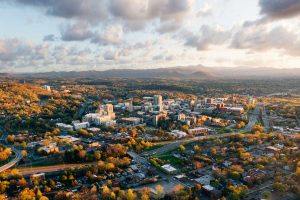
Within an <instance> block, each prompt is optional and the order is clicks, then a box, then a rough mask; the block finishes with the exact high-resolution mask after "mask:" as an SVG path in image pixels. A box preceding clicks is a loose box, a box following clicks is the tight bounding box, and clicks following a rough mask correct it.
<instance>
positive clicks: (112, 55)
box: [103, 50, 120, 60]
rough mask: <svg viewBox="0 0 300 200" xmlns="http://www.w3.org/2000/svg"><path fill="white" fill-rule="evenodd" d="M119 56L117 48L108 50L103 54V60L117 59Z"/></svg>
mask: <svg viewBox="0 0 300 200" xmlns="http://www.w3.org/2000/svg"><path fill="white" fill-rule="evenodd" d="M119 56H120V55H119V51H117V50H108V51H106V52H105V53H104V54H103V58H104V60H118V59H119Z"/></svg>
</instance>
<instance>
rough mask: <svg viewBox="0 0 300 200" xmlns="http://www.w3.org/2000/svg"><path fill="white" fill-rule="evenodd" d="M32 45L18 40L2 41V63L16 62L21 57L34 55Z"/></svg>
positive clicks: (0, 43) (0, 51)
mask: <svg viewBox="0 0 300 200" xmlns="http://www.w3.org/2000/svg"><path fill="white" fill-rule="evenodd" d="M32 52H33V49H32V45H31V44H30V43H27V42H22V41H20V40H18V39H16V38H12V39H2V40H0V60H1V61H2V62H9V61H16V60H18V59H20V58H21V57H23V58H26V57H28V56H30V55H32Z"/></svg>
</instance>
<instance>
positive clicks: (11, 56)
mask: <svg viewBox="0 0 300 200" xmlns="http://www.w3.org/2000/svg"><path fill="white" fill-rule="evenodd" d="M299 27H300V0H0V30H1V31H0V72H8V73H19V72H21V73H22V72H48V71H73V70H75V71H86V70H107V69H125V68H126V69H128V68H130V69H145V68H147V69H148V68H159V67H174V66H192V65H204V66H208V67H275V68H300V28H299Z"/></svg>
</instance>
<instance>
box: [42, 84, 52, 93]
mask: <svg viewBox="0 0 300 200" xmlns="http://www.w3.org/2000/svg"><path fill="white" fill-rule="evenodd" d="M42 88H43V89H44V90H47V91H49V92H51V87H50V86H49V85H43V86H42Z"/></svg>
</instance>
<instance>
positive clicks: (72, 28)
mask: <svg viewBox="0 0 300 200" xmlns="http://www.w3.org/2000/svg"><path fill="white" fill-rule="evenodd" d="M93 35H94V33H93V32H92V31H90V30H89V26H88V24H87V23H84V22H76V23H75V24H68V25H65V26H63V27H61V39H62V40H63V41H84V40H87V39H90V38H91V37H93Z"/></svg>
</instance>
